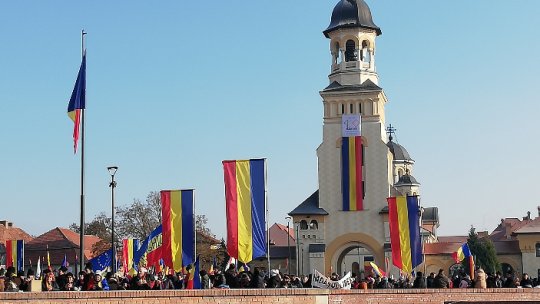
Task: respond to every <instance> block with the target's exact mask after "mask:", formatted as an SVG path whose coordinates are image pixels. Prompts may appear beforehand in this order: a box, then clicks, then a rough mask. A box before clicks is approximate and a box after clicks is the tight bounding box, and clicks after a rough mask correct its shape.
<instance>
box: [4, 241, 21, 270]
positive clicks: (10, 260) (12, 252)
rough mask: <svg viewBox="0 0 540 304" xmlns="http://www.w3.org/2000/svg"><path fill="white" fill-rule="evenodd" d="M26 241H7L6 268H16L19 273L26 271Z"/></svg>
mask: <svg viewBox="0 0 540 304" xmlns="http://www.w3.org/2000/svg"><path fill="white" fill-rule="evenodd" d="M23 264H24V240H7V241H6V267H11V266H13V267H15V269H16V270H17V271H19V270H23V269H24V266H23Z"/></svg>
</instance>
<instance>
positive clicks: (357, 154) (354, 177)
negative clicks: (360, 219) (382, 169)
mask: <svg viewBox="0 0 540 304" xmlns="http://www.w3.org/2000/svg"><path fill="white" fill-rule="evenodd" d="M341 173H342V174H341V188H342V189H341V190H342V191H341V192H342V194H343V211H360V210H364V203H363V201H364V189H363V187H364V184H363V177H362V137H361V136H353V137H343V138H342V141H341Z"/></svg>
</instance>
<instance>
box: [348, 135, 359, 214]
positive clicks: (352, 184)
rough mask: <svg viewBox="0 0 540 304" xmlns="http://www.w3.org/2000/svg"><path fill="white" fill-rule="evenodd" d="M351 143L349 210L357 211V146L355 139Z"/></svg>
mask: <svg viewBox="0 0 540 304" xmlns="http://www.w3.org/2000/svg"><path fill="white" fill-rule="evenodd" d="M347 140H348V141H349V210H350V211H356V195H357V193H356V145H355V141H354V137H349V138H347Z"/></svg>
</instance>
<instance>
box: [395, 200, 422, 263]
mask: <svg viewBox="0 0 540 304" xmlns="http://www.w3.org/2000/svg"><path fill="white" fill-rule="evenodd" d="M387 200H388V222H389V226H390V242H391V246H392V261H393V263H394V265H395V266H396V267H397V268H399V269H401V270H402V271H403V272H406V273H410V272H411V271H412V270H413V268H414V267H416V266H418V265H419V264H420V263H422V242H421V239H420V207H419V206H418V197H417V196H407V197H405V196H398V197H389V198H388V199H387Z"/></svg>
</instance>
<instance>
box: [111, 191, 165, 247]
mask: <svg viewBox="0 0 540 304" xmlns="http://www.w3.org/2000/svg"><path fill="white" fill-rule="evenodd" d="M116 214H117V218H118V220H115V224H116V225H117V227H118V230H117V233H118V236H121V237H122V238H135V239H140V240H142V239H144V238H146V237H147V236H148V235H149V234H150V232H152V231H153V230H154V229H156V227H157V226H159V224H161V198H160V194H159V192H156V191H152V192H150V193H149V194H148V196H147V197H146V200H145V201H141V200H140V199H134V200H133V203H131V205H126V206H120V207H118V208H116Z"/></svg>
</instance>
